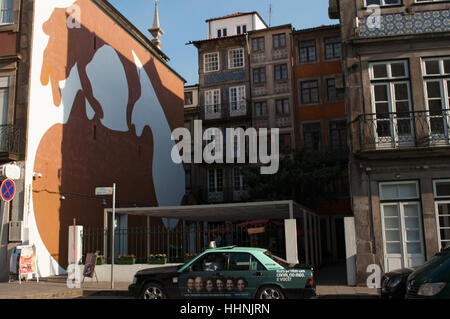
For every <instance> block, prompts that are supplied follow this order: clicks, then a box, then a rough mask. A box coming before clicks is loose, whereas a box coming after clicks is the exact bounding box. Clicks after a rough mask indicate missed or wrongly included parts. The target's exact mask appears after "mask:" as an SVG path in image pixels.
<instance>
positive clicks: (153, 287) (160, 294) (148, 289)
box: [141, 283, 167, 299]
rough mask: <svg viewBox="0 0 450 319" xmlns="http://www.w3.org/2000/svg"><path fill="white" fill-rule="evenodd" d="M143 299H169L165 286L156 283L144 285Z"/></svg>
mask: <svg viewBox="0 0 450 319" xmlns="http://www.w3.org/2000/svg"><path fill="white" fill-rule="evenodd" d="M141 298H142V299H167V296H166V293H165V291H164V288H163V287H161V285H158V284H155V283H149V284H146V285H145V286H144V289H142V294H141Z"/></svg>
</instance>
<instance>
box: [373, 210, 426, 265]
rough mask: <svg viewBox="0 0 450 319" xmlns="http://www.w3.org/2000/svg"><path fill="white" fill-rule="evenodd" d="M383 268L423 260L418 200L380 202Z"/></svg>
mask: <svg viewBox="0 0 450 319" xmlns="http://www.w3.org/2000/svg"><path fill="white" fill-rule="evenodd" d="M381 213H382V227H383V241H384V252H385V254H384V255H385V256H384V259H385V269H386V272H388V271H392V270H395V269H400V268H405V267H416V266H420V265H422V264H423V263H424V262H425V254H424V247H423V233H422V219H421V211H420V203H419V202H397V203H388V204H382V205H381Z"/></svg>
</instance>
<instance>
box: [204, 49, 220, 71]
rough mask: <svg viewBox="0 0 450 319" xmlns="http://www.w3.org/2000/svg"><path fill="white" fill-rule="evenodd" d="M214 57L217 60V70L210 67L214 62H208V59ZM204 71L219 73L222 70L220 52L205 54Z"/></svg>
mask: <svg viewBox="0 0 450 319" xmlns="http://www.w3.org/2000/svg"><path fill="white" fill-rule="evenodd" d="M212 56H216V58H217V68H215V69H213V68H210V67H209V66H211V65H212V64H213V63H214V62H212V61H207V58H209V57H212ZM203 70H204V72H205V73H210V72H217V71H219V70H220V55H219V52H209V53H205V54H203Z"/></svg>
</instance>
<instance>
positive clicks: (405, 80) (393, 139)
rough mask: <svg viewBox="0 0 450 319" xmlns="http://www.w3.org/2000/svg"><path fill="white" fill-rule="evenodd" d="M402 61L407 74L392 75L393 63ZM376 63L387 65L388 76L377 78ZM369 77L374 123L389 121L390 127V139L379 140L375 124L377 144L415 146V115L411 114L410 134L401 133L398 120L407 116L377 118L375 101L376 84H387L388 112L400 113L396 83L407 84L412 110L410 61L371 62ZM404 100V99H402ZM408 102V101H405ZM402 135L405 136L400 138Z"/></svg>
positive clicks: (383, 145) (378, 145) (383, 146)
mask: <svg viewBox="0 0 450 319" xmlns="http://www.w3.org/2000/svg"><path fill="white" fill-rule="evenodd" d="M398 63H402V64H403V66H404V70H405V75H403V76H398V77H394V76H392V64H398ZM375 65H386V67H387V77H383V78H375V76H374V71H373V69H374V66H375ZM369 77H370V95H371V97H370V98H371V105H372V106H371V107H372V113H373V119H372V121H373V123H376V124H378V122H379V121H380V122H386V121H388V122H389V128H390V139H389V137H387V136H386V137H383V138H386V141H385V142H383V141H381V142H380V141H379V139H378V132H377V128H378V125H374V128H373V130H374V132H373V134H374V135H373V136H374V137H375V144H376V146H377V148H395V147H397V146H414V145H415V136H414V117H413V116H410V118H409V120H410V129H411V132H410V134H409V135H400V134H399V133H398V130H397V128H398V125H397V123H398V120H407V118H398V117H396V116H395V117H394V115H393V114H390V115H389V118H383V119H380V120H378V119H377V109H376V102H377V101H375V86H380V85H386V86H387V98H388V100H387V101H386V102H387V103H388V113H398V111H397V109H396V105H395V102H398V100H396V97H395V85H398V84H406V86H407V90H408V108H409V112H412V94H411V83H410V78H409V70H408V61H407V60H397V61H383V62H373V63H370V64H369ZM402 101H403V100H402ZM405 102H406V101H405ZM400 136H402V137H404V140H403V139H400Z"/></svg>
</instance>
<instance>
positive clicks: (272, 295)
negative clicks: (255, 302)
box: [256, 286, 285, 299]
mask: <svg viewBox="0 0 450 319" xmlns="http://www.w3.org/2000/svg"><path fill="white" fill-rule="evenodd" d="M284 298H285V297H284V294H283V291H282V290H281V289H280V288H279V287H276V286H265V287H262V288H260V289H259V290H258V293H257V294H256V299H284Z"/></svg>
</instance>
